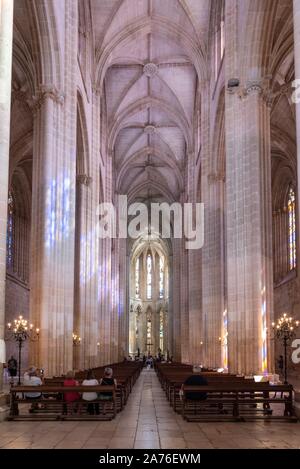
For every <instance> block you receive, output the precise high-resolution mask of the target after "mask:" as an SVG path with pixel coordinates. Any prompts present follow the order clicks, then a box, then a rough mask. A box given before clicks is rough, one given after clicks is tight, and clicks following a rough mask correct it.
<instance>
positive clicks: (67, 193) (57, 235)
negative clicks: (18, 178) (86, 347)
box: [30, 0, 78, 376]
mask: <svg viewBox="0 0 300 469" xmlns="http://www.w3.org/2000/svg"><path fill="white" fill-rule="evenodd" d="M77 15H78V11H77V3H76V2H74V1H73V0H66V1H65V10H64V13H63V17H62V18H61V19H60V20H61V21H62V23H63V25H64V42H63V43H62V44H61V48H62V64H61V68H62V70H61V76H60V77H59V76H58V77H57V79H58V80H59V83H60V86H62V89H60V90H58V89H57V87H56V85H55V84H51V85H41V86H40V87H39V88H38V89H37V95H36V98H35V104H36V112H35V121H34V150H33V182H32V230H31V298H30V314H31V321H32V322H33V323H34V324H35V325H37V326H39V327H40V331H41V333H40V340H39V342H38V344H36V346H35V347H34V348H33V350H32V355H31V363H32V364H37V365H39V366H43V367H44V368H45V373H46V375H48V376H51V375H60V374H62V373H65V372H66V371H68V369H72V366H73V343H72V332H73V312H74V311H73V309H74V247H75V199H76V116H77V112H76V110H77V109H76V107H77V89H76V72H77V36H78V17H77ZM50 52H51V51H50ZM45 59H46V57H45ZM48 59H49V60H51V54H50V53H49V57H48ZM52 60H54V58H52ZM55 65H57V64H53V66H54V67H55Z"/></svg>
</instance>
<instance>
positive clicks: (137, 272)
mask: <svg viewBox="0 0 300 469" xmlns="http://www.w3.org/2000/svg"><path fill="white" fill-rule="evenodd" d="M135 297H136V298H139V297H140V259H139V258H138V259H137V260H136V262H135Z"/></svg>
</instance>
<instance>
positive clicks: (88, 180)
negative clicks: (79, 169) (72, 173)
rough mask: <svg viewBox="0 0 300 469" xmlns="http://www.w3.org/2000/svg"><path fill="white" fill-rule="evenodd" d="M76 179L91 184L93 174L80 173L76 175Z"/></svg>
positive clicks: (85, 184)
mask: <svg viewBox="0 0 300 469" xmlns="http://www.w3.org/2000/svg"><path fill="white" fill-rule="evenodd" d="M76 181H77V182H78V183H79V184H82V185H84V186H90V185H91V183H92V181H93V178H92V177H91V176H87V175H86V174H78V175H77V176H76Z"/></svg>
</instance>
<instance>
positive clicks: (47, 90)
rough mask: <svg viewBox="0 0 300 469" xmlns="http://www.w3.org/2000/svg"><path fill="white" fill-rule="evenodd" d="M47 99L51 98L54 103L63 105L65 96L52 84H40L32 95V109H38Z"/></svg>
mask: <svg viewBox="0 0 300 469" xmlns="http://www.w3.org/2000/svg"><path fill="white" fill-rule="evenodd" d="M47 99H51V100H52V101H54V102H55V103H57V104H60V105H63V104H64V101H65V96H64V94H63V93H62V92H61V91H59V90H58V89H57V88H56V87H55V86H53V85H41V86H40V87H39V89H38V91H37V93H36V95H35V96H33V97H32V107H33V109H34V110H38V109H40V108H41V107H42V105H43V104H44V103H45V101H46V100H47Z"/></svg>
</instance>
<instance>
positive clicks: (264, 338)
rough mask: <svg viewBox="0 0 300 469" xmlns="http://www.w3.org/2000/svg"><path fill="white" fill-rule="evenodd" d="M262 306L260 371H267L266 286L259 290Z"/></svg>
mask: <svg viewBox="0 0 300 469" xmlns="http://www.w3.org/2000/svg"><path fill="white" fill-rule="evenodd" d="M261 297H262V306H261V319H262V372H263V373H267V372H268V351H267V302H266V287H264V288H263V289H262V291H261Z"/></svg>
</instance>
